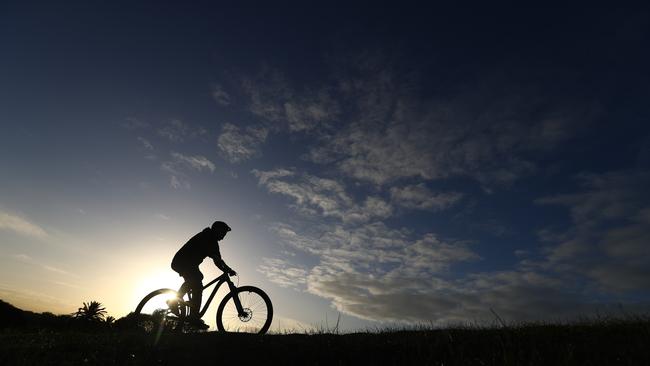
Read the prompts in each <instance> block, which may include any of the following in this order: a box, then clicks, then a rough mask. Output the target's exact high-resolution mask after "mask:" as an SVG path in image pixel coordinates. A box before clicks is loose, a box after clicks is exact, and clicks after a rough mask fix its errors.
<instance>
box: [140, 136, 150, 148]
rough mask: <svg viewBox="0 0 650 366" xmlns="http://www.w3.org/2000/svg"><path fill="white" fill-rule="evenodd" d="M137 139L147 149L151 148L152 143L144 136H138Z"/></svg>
mask: <svg viewBox="0 0 650 366" xmlns="http://www.w3.org/2000/svg"><path fill="white" fill-rule="evenodd" d="M138 141H140V143H141V144H142V146H143V147H144V148H145V149H147V150H153V145H152V144H151V142H149V140H147V139H145V138H144V137H140V136H138Z"/></svg>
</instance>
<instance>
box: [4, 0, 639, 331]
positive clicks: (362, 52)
mask: <svg viewBox="0 0 650 366" xmlns="http://www.w3.org/2000/svg"><path fill="white" fill-rule="evenodd" d="M367 5H368V4H366V6H363V5H362V4H359V5H358V6H356V7H355V6H346V7H340V6H339V7H335V6H333V5H312V4H310V5H309V6H296V5H295V4H293V5H288V4H287V5H286V6H277V5H276V6H274V7H270V6H261V5H259V4H257V5H253V4H249V5H246V6H244V5H241V6H223V7H222V6H216V5H209V4H201V5H193V6H192V7H191V8H190V7H185V6H184V5H179V4H171V3H169V4H165V3H163V4H159V5H157V6H155V7H154V6H150V5H146V4H141V5H137V6H136V5H133V4H128V5H124V6H118V5H116V4H113V3H102V2H97V3H94V4H88V3H84V4H77V5H66V6H65V7H54V6H52V5H48V6H44V7H38V8H37V7H33V8H24V7H20V6H17V5H16V6H14V5H12V4H5V5H3V6H2V7H1V8H0V43H1V44H2V47H3V49H2V54H3V55H4V57H2V59H0V124H1V126H2V133H1V134H0V169H1V171H2V179H0V245H1V246H2V255H1V257H0V263H2V265H1V266H0V273H2V277H1V282H0V297H1V298H3V299H6V300H8V301H10V302H13V303H15V304H17V305H20V306H22V307H25V308H32V309H35V310H39V311H46V310H49V311H53V312H72V311H74V310H75V309H76V307H78V305H80V304H81V302H82V301H88V300H90V299H95V300H98V301H101V302H103V303H105V304H106V305H107V307H108V310H109V311H110V312H112V313H113V314H115V315H118V316H121V315H124V314H126V313H127V312H128V311H130V310H131V309H132V308H134V307H135V305H136V304H137V300H138V298H139V297H141V296H142V295H143V293H142V292H143V291H144V292H145V293H146V291H147V290H150V289H153V287H161V286H169V287H175V286H178V285H179V284H180V282H179V281H180V278H179V277H178V276H176V275H175V273H174V272H173V271H172V270H171V268H169V263H170V262H171V258H172V257H173V255H174V253H175V251H176V250H177V249H178V248H180V246H181V245H182V244H183V243H185V241H186V240H187V239H189V237H191V236H192V235H193V234H195V233H196V232H198V231H200V230H201V229H202V228H204V227H206V226H208V225H209V224H210V223H211V222H212V221H213V220H215V219H220V220H223V221H226V222H228V223H229V224H230V225H231V226H232V228H233V232H232V233H231V234H229V235H228V237H227V238H226V240H224V242H223V243H222V254H223V256H224V259H225V260H226V262H227V263H228V264H229V265H230V266H231V267H233V268H234V269H236V270H237V271H238V272H239V273H240V275H241V279H240V280H241V281H242V283H247V284H248V283H250V284H255V285H258V286H260V287H262V288H264V289H265V290H267V292H268V293H269V294H270V295H271V298H272V299H273V302H274V305H275V308H276V313H277V315H278V318H277V319H278V321H279V323H278V322H276V324H275V325H274V326H275V327H278V328H282V327H286V328H290V327H309V326H312V325H321V324H323V323H324V321H325V318H326V317H327V318H328V319H330V320H331V319H335V318H336V316H337V315H338V314H339V313H341V314H342V320H343V328H344V329H348V330H352V329H356V328H362V327H372V326H376V325H377V324H385V323H394V322H398V323H403V322H410V323H417V322H436V323H441V324H444V323H448V322H459V321H460V322H464V321H491V320H493V315H492V312H491V311H490V309H494V310H495V311H497V312H498V313H499V314H500V316H501V317H503V318H504V319H507V320H512V321H519V320H537V319H545V320H549V319H569V318H572V317H576V316H581V315H585V314H589V313H593V312H595V311H606V310H607V309H618V307H620V306H622V307H623V308H624V309H626V310H628V311H643V310H646V309H647V304H648V300H650V299H649V297H650V294H649V292H648V290H649V289H650V281H649V280H648V279H649V278H650V273H648V268H650V267H649V266H648V264H650V256H649V255H648V249H647V247H648V244H649V239H650V237H649V236H648V232H649V230H648V229H649V227H650V197H649V195H648V193H647V188H646V187H647V186H648V183H650V171H649V167H650V148H649V147H648V146H650V128H649V127H648V117H649V113H648V109H647V100H648V85H650V84H649V83H648V81H649V80H648V73H647V69H646V66H645V65H646V64H648V61H650V60H648V59H649V53H648V51H647V47H644V45H646V44H647V41H648V32H649V24H648V21H647V19H648V17H647V15H648V11H647V9H626V10H613V11H612V10H611V9H599V8H590V9H584V8H577V7H576V8H565V7H563V8H561V9H560V8H538V9H516V8H502V9H500V8H493V7H490V8H488V7H483V8H480V7H467V8H462V9H460V8H450V7H434V8H422V7H421V5H418V6H415V5H414V6H405V5H402V4H401V5H400V7H393V8H391V7H378V6H373V7H370V6H367ZM208 262H209V261H206V263H204V264H203V265H202V267H201V269H202V270H203V271H204V273H206V277H208V276H209V275H213V274H217V270H216V269H214V267H213V266H212V265H211V263H208Z"/></svg>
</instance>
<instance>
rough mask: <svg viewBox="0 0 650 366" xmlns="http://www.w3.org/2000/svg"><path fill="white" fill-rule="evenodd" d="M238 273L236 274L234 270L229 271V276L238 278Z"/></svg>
mask: <svg viewBox="0 0 650 366" xmlns="http://www.w3.org/2000/svg"><path fill="white" fill-rule="evenodd" d="M236 275H237V272H235V271H234V270H233V269H229V270H228V276H236Z"/></svg>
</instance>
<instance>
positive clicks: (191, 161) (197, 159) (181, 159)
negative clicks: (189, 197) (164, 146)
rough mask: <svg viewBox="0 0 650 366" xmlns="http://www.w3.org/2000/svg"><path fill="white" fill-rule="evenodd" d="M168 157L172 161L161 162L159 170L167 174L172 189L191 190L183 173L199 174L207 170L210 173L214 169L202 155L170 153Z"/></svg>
mask: <svg viewBox="0 0 650 366" xmlns="http://www.w3.org/2000/svg"><path fill="white" fill-rule="evenodd" d="M170 155H171V158H172V159H171V160H168V161H164V162H162V163H161V165H160V168H161V169H162V170H163V171H164V172H166V173H167V174H169V182H170V186H171V187H172V188H174V189H181V188H183V189H190V188H191V184H190V181H189V177H188V175H187V174H186V173H185V171H187V170H190V171H191V170H195V171H199V172H201V171H203V170H207V171H210V172H211V173H212V172H214V171H215V169H216V167H215V165H214V163H212V162H211V161H210V160H209V159H208V158H206V157H205V156H202V155H185V154H181V153H177V152H172V153H171V154H170Z"/></svg>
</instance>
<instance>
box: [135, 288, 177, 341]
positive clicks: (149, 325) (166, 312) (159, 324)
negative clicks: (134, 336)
mask: <svg viewBox="0 0 650 366" xmlns="http://www.w3.org/2000/svg"><path fill="white" fill-rule="evenodd" d="M134 313H135V314H136V315H137V325H138V327H139V328H142V329H144V330H145V331H146V332H154V331H156V332H162V331H172V330H181V329H182V326H183V323H184V319H185V316H186V315H187V305H185V302H184V301H183V299H182V298H180V296H179V294H178V293H177V292H176V291H174V290H172V289H169V288H161V289H159V290H155V291H152V292H151V293H149V294H148V295H147V296H145V297H144V298H143V299H142V300H141V301H140V303H139V304H138V306H137V307H136V308H135V312H134Z"/></svg>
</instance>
